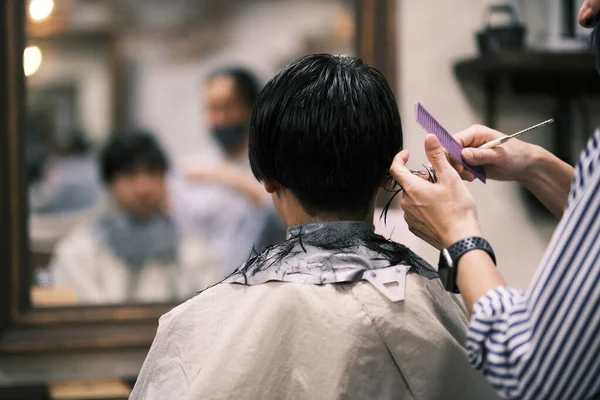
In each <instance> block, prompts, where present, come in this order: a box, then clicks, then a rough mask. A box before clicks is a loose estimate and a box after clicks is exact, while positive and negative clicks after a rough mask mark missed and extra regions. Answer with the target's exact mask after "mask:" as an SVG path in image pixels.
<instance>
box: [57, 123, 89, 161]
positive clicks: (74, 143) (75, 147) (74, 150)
mask: <svg viewBox="0 0 600 400" xmlns="http://www.w3.org/2000/svg"><path fill="white" fill-rule="evenodd" d="M62 147H63V150H64V152H65V153H66V154H78V155H82V154H86V153H88V152H89V151H90V149H91V147H92V146H91V144H90V142H89V140H88V139H87V136H86V135H85V134H84V133H83V132H82V131H80V130H77V129H75V130H73V131H72V132H71V133H70V135H69V138H68V140H67V142H66V143H65V144H64V145H63V146H62Z"/></svg>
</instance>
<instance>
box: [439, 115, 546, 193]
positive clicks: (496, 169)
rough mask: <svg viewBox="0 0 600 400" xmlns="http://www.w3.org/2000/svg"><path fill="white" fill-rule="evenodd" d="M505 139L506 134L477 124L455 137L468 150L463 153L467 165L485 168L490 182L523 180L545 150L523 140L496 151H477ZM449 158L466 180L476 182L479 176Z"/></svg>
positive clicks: (503, 146)
mask: <svg viewBox="0 0 600 400" xmlns="http://www.w3.org/2000/svg"><path fill="white" fill-rule="evenodd" d="M503 136H505V135H503V134H502V133H500V132H498V131H496V130H493V129H491V128H488V127H487V126H483V125H473V126H471V127H470V128H468V129H466V130H464V131H462V132H459V133H457V134H456V135H454V138H455V139H456V140H457V141H458V142H459V143H460V144H461V145H462V146H463V147H464V148H465V149H464V150H463V151H462V154H461V155H462V157H463V159H464V160H465V162H466V163H467V164H470V165H473V166H483V167H485V170H486V173H487V177H488V178H489V179H494V180H497V181H522V180H524V179H525V178H526V177H527V174H528V172H529V169H530V167H531V166H532V164H533V157H534V156H535V154H536V153H537V152H539V151H540V150H541V148H540V147H538V146H536V145H533V144H530V143H526V142H522V141H520V140H519V139H510V140H509V141H508V142H506V143H503V144H501V145H500V146H497V147H495V148H493V149H486V150H479V149H477V147H479V146H481V145H482V144H484V143H487V142H489V141H491V140H494V139H497V138H499V137H503ZM449 159H450V163H451V164H452V166H453V167H454V168H455V169H456V170H457V171H458V173H459V174H460V175H461V177H462V178H463V179H465V180H468V181H473V180H474V179H475V176H474V175H473V174H472V173H470V172H469V171H467V170H465V168H464V167H463V165H462V164H460V163H459V162H458V161H456V160H454V159H453V158H452V157H449Z"/></svg>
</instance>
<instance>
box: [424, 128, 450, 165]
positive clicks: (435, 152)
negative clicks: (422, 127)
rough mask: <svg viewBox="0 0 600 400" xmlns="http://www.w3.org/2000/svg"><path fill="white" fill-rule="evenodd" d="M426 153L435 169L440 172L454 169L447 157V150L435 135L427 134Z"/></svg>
mask: <svg viewBox="0 0 600 400" xmlns="http://www.w3.org/2000/svg"><path fill="white" fill-rule="evenodd" d="M425 154H426V155H427V159H429V162H430V163H431V166H432V167H433V169H434V170H435V171H436V172H438V173H444V172H445V171H448V170H453V171H454V168H452V166H451V165H450V163H449V162H448V159H447V158H446V152H445V151H444V148H443V147H442V145H441V144H440V141H439V140H438V138H437V137H436V136H435V135H427V137H426V138H425Z"/></svg>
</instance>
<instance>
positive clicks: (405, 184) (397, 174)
mask: <svg viewBox="0 0 600 400" xmlns="http://www.w3.org/2000/svg"><path fill="white" fill-rule="evenodd" d="M408 157H409V154H408V151H406V150H402V151H401V152H400V153H398V154H396V157H394V161H392V165H391V167H390V174H391V175H392V176H393V177H394V179H395V180H396V182H398V184H399V185H400V186H401V187H402V189H403V190H404V193H406V192H407V191H410V189H411V188H413V187H415V186H418V185H419V184H421V183H423V182H425V180H424V179H422V178H419V177H418V176H416V175H413V173H412V172H410V170H409V169H408V168H407V167H406V163H407V162H408Z"/></svg>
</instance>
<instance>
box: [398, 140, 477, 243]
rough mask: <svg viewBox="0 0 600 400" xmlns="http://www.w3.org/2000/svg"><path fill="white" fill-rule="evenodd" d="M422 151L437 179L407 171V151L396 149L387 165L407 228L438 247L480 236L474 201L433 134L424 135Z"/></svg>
mask: <svg viewBox="0 0 600 400" xmlns="http://www.w3.org/2000/svg"><path fill="white" fill-rule="evenodd" d="M425 152H426V154H427V158H428V159H429V162H430V163H431V166H432V167H433V168H434V169H435V171H436V173H437V178H438V181H437V183H431V182H429V181H426V180H424V179H422V178H420V177H418V176H415V175H413V174H412V173H411V172H410V170H409V169H408V168H407V167H406V162H407V161H408V152H407V151H402V152H400V153H398V154H397V155H396V157H395V158H394V161H393V163H392V166H391V168H390V173H391V174H392V176H393V177H394V179H396V181H397V182H398V183H399V184H400V186H401V187H402V189H403V196H402V202H401V206H402V209H403V210H404V219H405V220H406V222H407V223H408V226H409V228H410V231H411V232H412V233H413V234H415V235H416V236H418V237H419V238H421V239H423V240H425V241H426V242H427V243H429V244H431V245H432V246H434V247H436V248H438V249H442V248H445V247H448V246H450V245H451V244H453V243H454V242H457V241H458V240H460V239H463V238H465V237H468V236H481V231H480V228H479V221H478V219H477V208H476V206H475V201H474V200H473V197H472V196H471V193H470V192H469V190H468V189H467V187H466V185H465V183H464V182H463V181H462V180H461V178H460V176H459V174H458V173H457V171H456V170H455V169H454V168H453V167H452V166H451V165H450V163H449V161H448V160H447V159H446V155H445V152H444V149H443V148H442V146H441V145H440V143H439V141H438V139H437V138H436V137H435V136H434V135H429V136H427V138H426V139H425Z"/></svg>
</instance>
